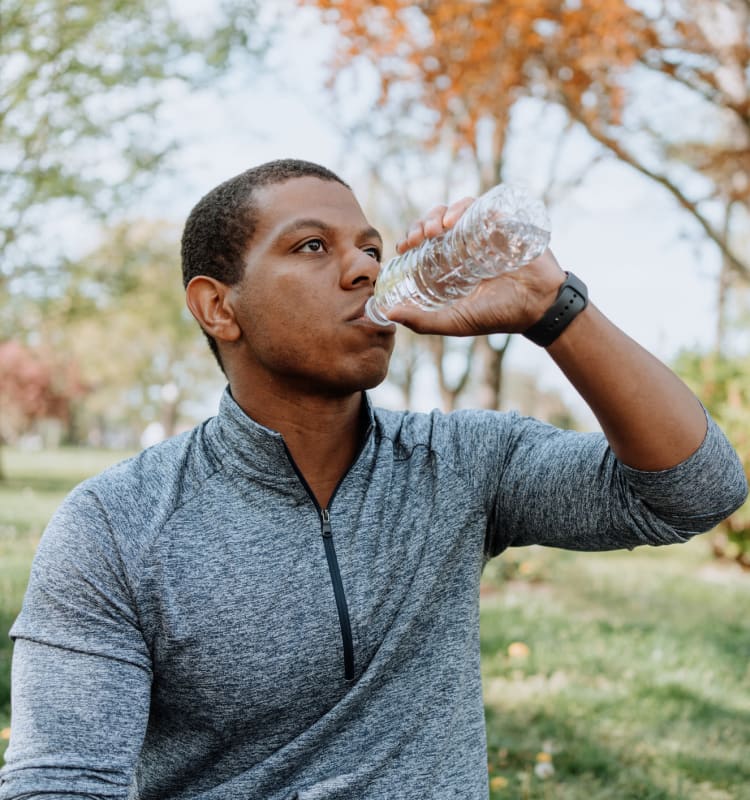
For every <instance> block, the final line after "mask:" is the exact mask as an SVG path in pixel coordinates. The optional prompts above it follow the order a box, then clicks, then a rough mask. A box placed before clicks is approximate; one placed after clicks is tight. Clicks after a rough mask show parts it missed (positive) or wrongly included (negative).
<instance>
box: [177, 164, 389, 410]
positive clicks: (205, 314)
mask: <svg viewBox="0 0 750 800" xmlns="http://www.w3.org/2000/svg"><path fill="white" fill-rule="evenodd" d="M381 252H382V241H381V238H380V235H379V234H378V232H377V231H376V230H375V229H374V228H372V226H371V225H370V224H369V223H368V222H367V219H366V218H365V216H364V214H363V212H362V209H361V208H360V206H359V204H358V203H357V200H356V198H355V197H354V195H353V193H352V191H351V189H350V188H349V187H348V186H347V184H346V183H344V182H343V181H342V180H341V179H340V178H338V177H337V176H336V175H335V174H334V173H332V172H331V171H330V170H327V169H325V168H324V167H321V166H318V165H316V164H311V163H309V162H304V161H294V160H284V161H275V162H271V163H268V164H264V165H262V166H260V167H256V168H254V169H251V170H248V171H247V172H244V173H242V174H241V175H238V176H237V177H235V178H232V179H231V180H229V181H227V182H225V183H223V184H221V185H220V186H218V187H217V188H216V189H214V190H213V191H211V192H210V193H209V194H207V195H206V196H205V197H204V198H203V199H202V200H201V201H200V202H199V203H198V205H197V206H196V207H195V209H194V210H193V211H192V212H191V214H190V216H189V218H188V221H187V223H186V225H185V232H184V234H183V242H182V258H183V279H184V282H185V285H186V289H187V302H188V306H189V307H190V310H191V311H192V313H193V315H194V316H195V317H196V319H197V320H198V322H199V324H200V325H201V327H202V328H203V330H204V332H205V333H206V335H207V336H208V338H209V343H210V344H211V347H212V350H213V351H214V353H215V354H216V356H217V359H218V360H219V363H220V365H221V366H222V369H223V370H224V372H225V373H226V374H227V377H229V379H230V383H232V384H233V388H234V385H235V384H236V383H238V382H239V381H242V382H247V381H249V382H250V383H251V384H253V385H255V386H256V387H257V386H259V385H260V382H262V383H263V384H264V385H267V386H271V385H273V386H276V387H277V388H279V389H280V390H282V391H288V390H290V389H292V388H296V389H298V390H300V391H312V392H318V393H320V392H323V393H331V394H346V393H350V392H355V391H357V390H358V389H362V388H368V387H370V386H374V385H376V384H377V383H379V382H380V381H382V380H383V378H384V377H385V372H386V370H387V365H388V359H389V357H390V353H391V350H392V348H393V329H392V328H385V329H384V328H380V327H379V326H375V325H372V324H371V323H369V322H368V321H367V320H366V319H364V317H363V309H364V303H365V301H366V300H367V298H368V297H369V296H370V295H371V294H372V291H373V286H374V284H375V280H376V278H377V275H378V272H379V269H380V264H379V262H380V255H381Z"/></svg>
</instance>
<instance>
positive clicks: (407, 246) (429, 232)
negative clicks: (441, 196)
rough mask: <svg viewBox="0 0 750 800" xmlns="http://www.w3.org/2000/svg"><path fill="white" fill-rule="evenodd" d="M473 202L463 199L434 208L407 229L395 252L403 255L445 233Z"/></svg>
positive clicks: (469, 198) (470, 198) (470, 199)
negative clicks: (425, 241)
mask: <svg viewBox="0 0 750 800" xmlns="http://www.w3.org/2000/svg"><path fill="white" fill-rule="evenodd" d="M473 202H474V198H473V197H464V198H463V199H461V200H457V201H456V202H455V203H451V204H450V205H449V206H447V205H445V204H441V205H438V206H434V207H433V208H431V209H430V210H429V211H428V212H427V213H426V214H425V215H424V217H422V219H420V220H417V221H416V222H415V223H414V224H413V225H412V226H411V227H410V228H409V230H408V231H407V232H406V234H405V236H404V238H403V239H401V241H399V242H398V244H397V245H396V252H398V253H403V252H405V251H406V250H411V248H413V247H419V245H420V244H422V242H423V241H424V240H425V239H431V238H432V237H434V236H440V235H441V234H443V233H445V231H447V230H448V229H449V228H452V227H453V226H454V225H455V224H456V222H458V220H459V218H460V217H461V215H462V214H463V213H464V211H466V209H467V208H468V207H469V206H470V205H471V204H472V203H473Z"/></svg>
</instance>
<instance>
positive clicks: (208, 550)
mask: <svg viewBox="0 0 750 800" xmlns="http://www.w3.org/2000/svg"><path fill="white" fill-rule="evenodd" d="M467 204H468V201H462V202H460V203H457V204H454V205H452V206H449V207H445V206H439V207H436V208H435V209H433V210H432V211H431V212H429V213H428V214H427V215H426V217H425V218H424V219H423V220H421V221H420V222H418V223H416V224H415V225H414V226H413V227H412V228H411V229H410V230H409V232H408V235H407V237H406V238H405V240H404V241H403V242H401V243H400V244H399V247H398V249H399V250H400V251H401V252H403V251H404V250H405V249H407V248H409V247H413V246H416V245H417V244H418V243H419V242H420V241H422V239H423V238H424V237H426V236H435V235H437V234H439V233H441V232H442V231H443V230H445V229H446V228H449V227H450V226H451V225H453V224H454V223H455V222H456V220H457V219H458V217H459V216H460V214H461V212H462V211H463V210H464V209H465V208H466V206H467ZM381 247H382V245H381V241H380V236H379V235H378V233H377V231H376V230H375V229H373V228H372V226H371V225H370V224H369V223H368V222H367V220H366V219H365V216H364V214H363V213H362V210H361V209H360V207H359V205H358V204H357V202H356V200H355V198H354V196H353V194H352V193H351V191H350V189H349V188H348V187H347V186H346V184H344V183H343V182H342V181H341V180H340V179H339V178H338V177H337V176H335V175H333V173H330V172H329V171H328V170H325V169H323V168H322V167H319V166H316V165H313V164H309V163H306V162H299V161H291V160H290V161H281V162H272V163H270V164H266V165H263V166H261V167H258V168H256V169H254V170H250V171H248V172H246V173H243V174H242V175H239V176H237V177H236V178H233V179H232V180H230V181H227V182H226V183H225V184H222V185H221V186H219V187H217V188H216V189H215V190H214V191H213V192H211V193H209V194H208V195H207V196H206V197H204V198H203V199H202V200H201V201H200V202H199V203H198V205H197V206H196V208H195V209H194V210H193V212H192V213H191V215H190V218H189V219H188V221H187V224H186V227H185V233H184V237H183V267H184V279H185V282H186V285H187V303H188V305H189V307H190V309H191V311H192V313H193V314H194V315H195V317H196V319H197V320H198V322H199V323H200V325H201V327H202V328H203V330H204V332H205V333H206V334H207V336H208V337H209V340H210V343H211V346H212V348H213V349H214V352H215V353H216V354H217V357H218V358H219V360H220V364H221V365H222V368H223V370H224V372H225V373H226V376H227V378H228V383H229V388H228V390H227V392H226V394H225V396H224V397H223V399H222V402H221V408H220V411H219V414H218V416H217V417H215V418H213V419H211V420H209V421H208V422H206V423H205V424H203V425H201V426H199V427H198V428H196V429H195V430H194V431H192V432H190V433H188V434H185V435H183V436H180V437H177V438H175V439H172V440H170V441H168V442H166V443H164V444H162V445H158V446H156V447H154V448H151V449H150V450H147V451H145V452H144V453H142V454H141V455H139V456H138V457H136V458H135V459H132V460H130V461H127V462H125V463H123V464H120V465H118V466H116V467H114V468H112V469H111V470H108V471H107V472H105V473H104V474H102V475H100V476H98V477H96V478H94V479H92V480H90V481H87V482H85V483H84V484H82V485H81V486H80V487H78V488H77V489H76V490H75V491H74V492H73V493H72V494H71V495H70V497H69V498H68V499H67V500H66V501H65V503H64V504H63V505H62V507H61V509H60V510H59V511H58V512H57V514H56V515H55V517H54V519H53V520H52V522H51V523H50V525H49V528H48V530H47V531H46V533H45V535H44V537H43V540H42V543H41V544H40V547H39V552H38V554H37V556H36V559H35V563H34V567H33V570H32V576H31V580H30V583H29V588H28V592H27V595H26V598H25V601H24V607H23V610H22V612H21V614H20V616H19V618H18V620H17V621H16V623H15V625H14V627H13V630H12V632H11V635H12V636H13V637H14V638H15V640H16V644H15V654H14V668H13V713H14V717H13V722H12V731H13V733H12V738H11V744H10V748H9V751H8V755H7V760H8V764H7V767H6V768H5V770H4V772H3V783H2V786H1V788H0V797H1V798H3V800H10V798H21V797H23V798H32V797H42V796H44V797H48V796H49V797H54V798H55V799H56V800H62V799H63V798H77V797H96V798H105V797H126V796H130V797H133V798H149V799H150V798H202V799H203V800H209V799H210V800H214V799H218V798H222V799H223V798H227V799H228V798H260V799H262V800H291V798H297V799H298V800H322V798H327V799H330V798H358V799H359V800H365V799H370V798H371V799H374V798H427V797H430V798H436V799H437V798H439V799H440V800H444V799H445V798H449V797H456V798H481V797H486V796H487V767H486V746H485V734H484V716H483V705H482V694H481V680H480V669H479V579H480V574H481V570H482V567H483V565H484V563H485V560H486V559H487V558H488V557H491V556H494V555H497V554H499V553H501V552H502V551H503V550H504V549H505V548H506V547H509V546H514V545H516V546H517V545H528V544H531V543H541V544H547V545H551V546H555V547H566V548H572V549H580V550H597V549H609V548H620V547H627V548H631V547H635V546H637V545H640V544H667V543H671V542H682V541H685V540H687V539H688V538H689V537H690V536H691V535H693V534H694V533H696V532H699V531H704V530H707V529H709V528H711V527H712V526H713V525H715V524H716V523H717V522H718V521H719V520H720V519H722V518H723V517H725V516H726V515H728V514H729V513H731V512H732V511H733V510H734V509H735V508H737V507H738V505H739V504H740V503H741V502H742V501H743V500H744V498H745V495H746V491H747V487H746V483H745V478H744V474H743V472H742V469H741V467H740V465H739V462H738V461H737V459H736V456H735V455H734V453H733V451H732V449H731V447H730V445H729V444H728V442H727V441H726V439H725V438H724V436H723V435H722V434H721V433H720V431H719V430H718V429H717V427H716V426H715V424H714V423H713V422H711V421H710V420H707V418H706V415H705V413H704V411H703V409H702V407H701V405H700V403H699V402H698V401H697V399H696V398H695V397H694V396H693V395H692V394H691V393H690V392H689V391H688V390H687V388H686V387H685V386H684V385H683V384H682V383H681V382H680V381H679V380H678V379H677V378H676V377H675V376H674V375H673V374H672V373H671V372H670V371H669V370H668V369H666V367H664V366H663V365H662V364H661V363H659V362H658V361H657V360H656V359H654V358H653V357H652V356H650V355H649V354H648V353H646V352H645V351H644V350H642V349H641V348H640V347H639V346H638V345H637V344H635V343H634V342H633V341H631V340H630V339H629V338H627V337H626V336H625V335H624V334H623V333H622V332H620V331H619V330H618V329H617V328H615V327H614V326H613V325H612V324H611V323H610V322H609V321H608V320H607V319H606V318H605V317H604V316H603V315H602V314H601V312H600V311H598V310H597V309H596V307H594V306H593V305H592V304H588V305H585V304H584V303H583V302H582V298H583V297H584V294H585V289H584V288H583V287H582V285H581V284H580V283H576V282H575V280H574V279H571V278H566V274H565V273H564V272H563V271H562V270H561V269H560V267H559V266H558V264H557V262H556V261H555V259H554V257H553V256H552V254H551V253H550V252H547V253H545V254H544V255H543V256H541V257H540V258H538V259H537V260H536V261H534V262H533V263H532V264H530V265H528V266H526V267H524V268H523V269H521V270H519V271H518V272H515V273H512V274H506V275H503V276H502V277H500V278H497V279H495V280H492V281H488V282H486V283H484V284H483V285H482V286H481V287H480V288H479V289H478V290H477V291H476V292H475V293H474V295H472V296H471V297H469V298H466V299H464V300H462V301H461V302H460V303H456V304H455V305H454V306H452V307H450V308H448V309H445V310H442V311H439V312H435V313H425V312H420V311H419V310H417V309H413V308H406V307H402V308H400V309H398V310H397V311H396V312H394V313H393V315H392V317H393V319H394V320H397V321H399V322H401V323H403V324H405V325H408V326H410V327H412V328H413V329H415V330H417V331H420V332H428V331H429V332H435V333H443V334H447V335H466V334H478V333H488V332H494V331H512V332H524V331H526V332H528V331H529V330H531V331H532V332H531V333H530V335H532V336H533V337H534V338H535V339H537V340H541V341H544V342H547V341H548V340H550V339H553V341H549V343H548V345H547V350H548V352H549V354H550V356H551V357H552V358H553V359H554V360H555V361H556V362H557V364H558V365H559V366H560V368H561V369H562V370H563V371H564V372H565V374H566V375H567V376H568V377H569V379H570V380H571V382H572V383H573V384H574V386H575V387H576V388H577V389H578V391H579V392H580V393H581V395H582V396H583V397H584V398H585V399H586V400H587V402H588V403H589V405H590V406H591V408H592V409H593V410H594V412H595V413H596V415H597V417H598V419H599V421H600V423H601V426H602V429H603V431H604V435H602V434H580V433H575V432H572V431H561V430H557V429H555V428H553V427H551V426H548V425H545V424H543V423H540V422H538V421H535V420H532V419H528V418H522V417H520V416H518V415H517V414H500V413H495V412H480V411H466V412H458V413H454V414H448V415H443V414H440V413H438V412H433V413H432V414H429V415H426V414H409V413H396V412H385V411H380V410H373V409H372V408H371V407H370V405H369V403H368V402H367V399H366V396H365V395H364V394H363V390H366V389H369V388H371V387H373V386H375V385H377V384H378V383H380V382H381V381H382V380H383V378H384V377H385V375H386V370H387V367H388V360H389V357H390V354H391V350H392V347H393V336H394V327H393V326H386V327H379V326H376V325H374V324H372V323H370V322H369V321H368V320H367V319H366V318H365V317H364V315H363V310H364V306H365V302H366V301H367V299H368V298H369V297H370V295H371V294H372V291H373V285H374V283H375V281H376V279H377V276H378V270H379V261H380V257H381ZM571 281H573V288H572V289H571V288H568V287H569V285H570V284H571ZM561 286H563V287H564V288H563V289H562V290H561ZM571 293H572V294H571ZM558 295H559V296H560V298H562V300H558ZM566 297H567V298H568V299H565V298H566ZM571 298H572V299H571ZM560 302H562V304H563V305H562V306H560ZM634 302H637V299H636V300H635V301H634ZM550 307H553V308H556V310H555V311H554V312H553V313H552V314H551V316H550V315H549V313H548V310H549V309H550ZM561 318H564V319H563V322H564V325H561V324H560V319H561ZM540 319H541V320H545V322H544V323H543V324H542V325H541V328H542V329H543V330H542V331H541V333H540V324H539V320H540ZM550 320H551V322H550ZM556 320H557V321H556Z"/></svg>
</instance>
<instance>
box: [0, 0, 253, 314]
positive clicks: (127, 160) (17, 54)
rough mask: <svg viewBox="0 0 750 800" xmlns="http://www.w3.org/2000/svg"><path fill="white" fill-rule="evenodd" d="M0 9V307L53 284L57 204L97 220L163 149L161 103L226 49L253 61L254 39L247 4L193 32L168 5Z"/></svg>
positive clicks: (214, 72)
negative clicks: (50, 240)
mask: <svg viewBox="0 0 750 800" xmlns="http://www.w3.org/2000/svg"><path fill="white" fill-rule="evenodd" d="M0 7H1V10H0V75H2V76H3V77H2V81H0V129H2V132H3V135H2V144H0V252H2V254H3V257H2V261H0V300H2V299H3V296H4V295H6V296H7V294H8V293H9V292H10V293H12V294H13V296H14V297H22V296H29V295H31V296H32V297H36V296H37V294H38V293H39V292H40V291H43V288H42V289H40V286H42V287H43V286H44V285H45V284H46V285H49V284H50V283H51V282H53V281H52V278H53V277H54V278H55V279H56V278H57V274H56V273H54V272H52V271H51V268H52V267H54V266H56V267H57V268H58V269H61V268H63V267H64V264H61V263H60V261H59V258H58V255H59V254H58V253H55V252H50V248H49V247H48V246H47V242H48V235H47V232H48V230H49V229H51V228H52V227H53V223H54V221H55V219H57V218H59V217H60V215H61V214H62V213H63V212H64V211H65V210H66V209H70V208H72V209H74V210H75V211H76V213H77V215H78V219H79V220H80V219H81V218H85V215H86V214H88V215H91V216H93V218H94V219H96V220H101V219H102V218H104V217H106V216H107V215H108V214H110V213H111V212H112V211H113V210H115V209H118V208H122V206H123V205H125V204H126V202H127V201H128V200H130V199H132V198H134V197H138V196H139V195H140V193H141V192H142V191H143V189H144V187H145V186H146V185H147V184H148V183H149V182H150V181H152V180H153V176H154V172H155V171H156V170H157V169H159V168H160V167H163V166H164V164H165V159H166V157H167V155H168V154H169V153H170V152H171V149H172V148H173V147H174V142H173V141H171V140H170V139H169V138H168V137H167V136H166V135H165V134H164V133H163V132H162V130H161V129H160V127H159V125H158V123H157V117H156V114H157V111H158V109H159V107H160V106H161V104H162V103H163V102H164V100H165V99H166V98H168V97H170V96H174V95H175V93H176V91H177V89H178V88H179V87H180V86H191V87H199V86H201V85H204V84H205V83H206V82H207V81H208V80H211V79H214V78H216V77H218V76H219V75H220V74H221V72H222V70H223V69H224V68H225V67H226V66H227V64H228V63H229V61H230V59H231V57H232V56H233V55H234V54H238V53H243V54H248V55H251V56H253V57H254V56H257V55H258V54H259V53H260V52H262V50H263V48H264V47H265V44H266V33H265V32H264V30H263V28H262V27H261V26H260V25H257V24H255V21H256V17H257V15H258V11H257V3H256V2H254V1H253V2H249V3H248V2H236V3H233V4H232V3H225V4H224V5H223V6H222V9H223V12H224V13H223V14H222V15H220V16H217V17H215V18H212V17H211V16H210V15H208V14H207V15H206V16H205V17H204V19H203V21H202V24H201V27H200V33H196V32H195V30H196V28H197V26H189V25H188V24H187V23H186V22H185V21H183V20H180V19H179V18H178V17H176V16H175V15H174V14H173V13H172V11H171V10H170V9H171V4H170V3H169V2H168V0H149V1H148V2H147V1H146V0H96V1H95V0H0ZM45 268H46V271H45ZM40 271H41V275H40V274H39V273H40ZM9 312H10V308H8V309H6V313H9ZM5 326H6V328H10V329H12V328H13V325H12V323H11V321H10V320H9V319H7V320H6V325H5Z"/></svg>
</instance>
